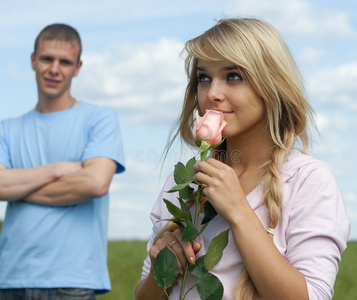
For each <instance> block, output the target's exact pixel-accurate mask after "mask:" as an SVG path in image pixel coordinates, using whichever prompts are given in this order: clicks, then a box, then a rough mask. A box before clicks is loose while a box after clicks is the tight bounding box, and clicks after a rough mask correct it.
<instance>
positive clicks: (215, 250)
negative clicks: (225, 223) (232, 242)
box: [204, 229, 229, 271]
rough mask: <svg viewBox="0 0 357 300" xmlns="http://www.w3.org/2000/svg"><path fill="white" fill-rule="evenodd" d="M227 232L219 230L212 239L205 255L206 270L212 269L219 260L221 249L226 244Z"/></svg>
mask: <svg viewBox="0 0 357 300" xmlns="http://www.w3.org/2000/svg"><path fill="white" fill-rule="evenodd" d="M228 232H229V229H227V230H226V231H223V232H221V233H220V234H219V235H217V236H216V237H215V238H214V239H212V241H211V243H210V245H209V247H208V249H207V253H206V256H205V261H204V262H205V267H206V269H207V270H208V271H210V270H212V268H213V266H214V265H215V264H216V263H218V262H219V260H220V259H221V257H222V254H223V250H224V248H226V246H227V244H228Z"/></svg>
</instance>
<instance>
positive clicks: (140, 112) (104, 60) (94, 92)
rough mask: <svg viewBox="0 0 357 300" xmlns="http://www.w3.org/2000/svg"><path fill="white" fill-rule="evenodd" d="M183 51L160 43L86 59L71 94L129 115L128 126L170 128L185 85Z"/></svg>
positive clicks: (175, 44) (168, 42)
mask: <svg viewBox="0 0 357 300" xmlns="http://www.w3.org/2000/svg"><path fill="white" fill-rule="evenodd" d="M182 48H183V45H182V43H181V42H178V41H176V40H169V39H165V38H163V39H161V40H159V41H157V42H152V43H145V44H140V45H134V44H126V45H121V46H120V47H116V48H113V49H109V50H108V51H106V52H105V53H93V54H87V55H85V56H84V57H83V61H84V64H83V70H81V71H82V72H81V76H79V77H78V79H76V82H75V85H74V90H75V92H76V94H79V95H81V97H83V98H84V99H88V100H90V101H92V102H96V103H100V104H105V105H108V106H111V107H112V108H114V109H116V110H117V111H118V112H121V113H130V122H131V123H134V124H140V123H141V124H144V123H151V124H152V123H155V124H157V123H162V124H167V122H170V123H171V122H172V116H176V115H177V112H178V110H179V108H180V106H181V103H182V99H183V94H184V89H185V84H186V76H185V72H184V63H183V60H182V59H181V58H180V53H181V51H182Z"/></svg>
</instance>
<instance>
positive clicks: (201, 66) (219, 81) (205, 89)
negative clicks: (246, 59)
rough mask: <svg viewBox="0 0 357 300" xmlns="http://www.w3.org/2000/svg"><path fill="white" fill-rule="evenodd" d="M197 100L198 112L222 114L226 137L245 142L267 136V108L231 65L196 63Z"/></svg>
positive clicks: (203, 61) (206, 62)
mask: <svg viewBox="0 0 357 300" xmlns="http://www.w3.org/2000/svg"><path fill="white" fill-rule="evenodd" d="M197 79H198V87H197V97H198V103H199V106H200V109H201V110H202V111H203V112H204V111H205V110H206V109H213V110H217V111H222V112H223V114H224V117H225V120H226V122H227V123H228V124H227V126H226V127H225V128H224V130H223V136H224V137H226V138H238V139H246V138H250V137H259V135H260V134H262V135H263V134H264V135H265V136H266V134H267V131H268V129H267V126H266V109H265V104H264V102H263V100H262V99H261V98H260V97H259V96H258V95H256V94H255V93H254V91H253V89H252V88H251V87H250V85H249V84H248V83H247V82H246V81H245V80H244V79H243V77H242V75H241V73H240V70H239V69H238V68H237V67H236V66H235V65H233V64H230V63H220V62H214V61H206V60H198V64H197Z"/></svg>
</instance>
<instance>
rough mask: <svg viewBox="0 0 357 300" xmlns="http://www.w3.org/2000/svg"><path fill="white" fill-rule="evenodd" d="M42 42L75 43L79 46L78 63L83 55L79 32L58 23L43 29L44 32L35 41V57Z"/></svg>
mask: <svg viewBox="0 0 357 300" xmlns="http://www.w3.org/2000/svg"><path fill="white" fill-rule="evenodd" d="M42 40H59V41H65V42H71V43H75V44H77V45H78V46H79V52H78V60H77V61H79V60H80V58H81V53H82V42H81V38H80V36H79V33H78V31H77V30H76V29H74V28H73V27H71V26H69V25H66V24H59V23H58V24H52V25H48V26H46V27H45V28H44V29H42V31H41V32H40V33H39V35H38V36H37V38H36V40H35V49H34V53H35V55H36V52H37V49H38V46H39V43H40V41H42Z"/></svg>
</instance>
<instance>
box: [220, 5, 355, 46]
mask: <svg viewBox="0 0 357 300" xmlns="http://www.w3.org/2000/svg"><path fill="white" fill-rule="evenodd" d="M226 12H227V13H228V14H229V15H244V16H247V15H248V16H258V17H260V18H264V19H265V20H267V21H268V22H270V23H271V24H273V25H274V26H275V27H276V28H277V29H278V31H279V32H280V33H282V34H283V35H286V36H295V37H304V39H306V38H307V37H311V38H313V39H315V40H316V39H321V40H336V39H340V38H345V37H352V36H354V37H356V32H355V30H354V29H353V28H352V27H351V25H350V21H349V16H348V14H347V13H346V12H343V11H334V10H327V9H321V8H317V7H314V6H313V5H312V4H311V2H309V1H305V0H290V1H286V0H271V1H265V0H239V1H238V0H230V1H228V4H227V8H226Z"/></svg>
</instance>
